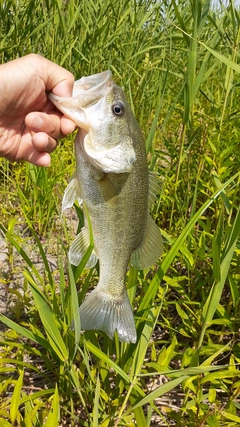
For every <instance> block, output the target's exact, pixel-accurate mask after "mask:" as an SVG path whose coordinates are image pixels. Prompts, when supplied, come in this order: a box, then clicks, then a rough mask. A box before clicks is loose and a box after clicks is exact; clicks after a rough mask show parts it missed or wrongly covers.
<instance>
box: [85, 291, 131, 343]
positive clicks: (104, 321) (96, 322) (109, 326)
mask: <svg viewBox="0 0 240 427" xmlns="http://www.w3.org/2000/svg"><path fill="white" fill-rule="evenodd" d="M79 312H80V321H81V329H82V330H84V331H85V330H101V331H103V332H105V333H106V334H107V335H108V336H109V337H110V338H111V339H113V336H114V333H115V331H117V332H118V337H119V340H120V341H122V342H132V343H135V342H136V340H137V335H136V328H135V323H134V317H133V312H132V307H131V305H130V302H129V300H128V296H127V294H125V295H124V296H123V297H122V298H121V299H120V300H119V299H116V298H111V297H110V298H109V297H108V296H106V295H104V293H103V292H99V290H98V289H97V288H96V289H94V291H92V292H91V293H90V294H89V295H88V296H87V297H86V299H85V301H84V302H83V304H82V305H81V306H80V308H79Z"/></svg>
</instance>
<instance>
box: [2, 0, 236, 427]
mask: <svg viewBox="0 0 240 427" xmlns="http://www.w3.org/2000/svg"><path fill="white" fill-rule="evenodd" d="M220 6H221V7H220ZM0 17H1V22H2V25H1V28H0V53H1V60H2V62H5V61H8V60H11V59H13V58H15V57H17V56H22V55H25V54H27V53H30V52H36V53H40V54H42V55H44V56H46V57H47V58H49V59H51V60H53V61H56V62H57V63H59V64H61V65H63V66H64V67H66V68H67V69H69V70H70V71H72V72H73V73H74V75H75V76H76V78H80V77H81V76H82V75H89V74H92V73H97V72H100V71H103V70H105V69H107V68H110V69H111V71H112V73H113V75H114V79H115V81H116V82H117V83H118V84H119V85H120V86H122V87H123V89H124V90H125V92H126V94H127V96H128V99H129V101H130V104H131V106H132V109H133V110H134V112H135V115H136V117H137V119H138V121H139V123H140V126H141V127H142V129H143V131H144V133H145V136H146V147H147V151H148V156H149V167H150V168H151V169H154V170H155V171H157V172H158V173H159V175H160V177H161V180H162V192H161V195H160V196H159V199H158V201H157V203H156V204H155V205H154V206H153V210H152V214H153V216H154V218H155V219H156V222H157V223H158V225H159V226H160V228H161V230H162V235H163V237H164V241H165V252H164V254H163V256H162V259H161V260H160V261H159V263H158V265H156V266H153V268H152V269H151V270H146V271H145V270H144V271H139V272H137V271H135V270H134V269H132V268H130V269H129V271H128V274H127V288H128V293H129V297H130V300H131V302H132V304H133V307H134V313H135V321H136V327H137V335H138V340H137V343H136V344H135V345H133V344H126V343H119V341H118V337H117V335H116V336H115V338H114V340H113V341H111V340H110V339H109V338H108V337H107V336H106V335H105V334H104V333H101V332H99V333H97V332H92V331H89V332H86V333H84V334H82V333H81V332H80V330H79V328H76V330H75V331H74V332H73V331H71V328H70V325H71V322H72V320H73V319H75V324H76V325H78V321H77V320H78V316H79V314H78V305H79V303H80V302H81V301H82V299H83V298H84V296H85V294H86V292H87V290H88V289H89V288H90V287H92V286H93V285H95V284H96V283H97V277H98V271H97V269H92V270H90V271H88V270H84V269H83V268H84V262H86V260H87V256H88V254H86V257H85V259H84V260H83V262H82V263H81V264H80V266H79V267H78V268H77V269H74V268H72V266H70V265H68V264H67V261H66V259H67V257H66V252H67V247H68V242H69V241H70V240H72V239H73V236H72V232H71V231H69V227H68V225H67V224H66V223H65V220H64V219H63V218H61V216H60V205H61V197H62V194H63V190H64V188H65V186H66V183H67V180H68V178H69V177H70V176H71V174H72V173H73V171H74V168H75V162H74V154H73V146H72V141H73V137H69V138H67V140H66V141H63V142H62V143H61V144H60V146H59V147H58V149H57V150H56V151H55V152H54V153H53V155H52V164H51V166H50V167H49V168H47V169H40V168H39V169H38V168H35V167H33V166H31V165H27V164H24V165H22V164H21V165H17V164H14V165H9V164H8V163H7V162H6V161H5V160H1V163H0V167H1V169H0V180H1V187H0V200H1V203H0V209H1V217H0V218H1V223H0V231H1V233H2V235H4V236H5V239H6V242H7V245H8V256H9V270H10V273H11V274H10V276H11V277H10V278H6V277H5V276H4V275H2V276H3V279H2V281H3V283H5V286H6V290H8V286H10V288H9V294H10V295H11V292H12V293H14V292H15V295H18V298H19V299H21V304H22V309H21V311H20V314H19V309H18V300H17V301H16V302H15V309H14V307H13V308H11V316H9V311H7V315H6V313H5V314H3V315H1V317H0V319H1V321H2V327H1V335H0V340H1V359H0V378H1V381H0V396H1V397H0V424H1V425H2V426H3V427H5V426H11V425H19V426H26V427H32V426H34V427H40V426H46V427H47V426H49V427H50V426H51V427H54V426H60V425H66V424H67V423H68V425H72V426H75V425H77V426H94V427H95V426H101V427H107V426H109V427H110V426H112V427H116V426H134V425H137V426H139V427H143V426H155V425H164V426H171V425H176V426H184V425H187V426H188V427H193V426H194V427H202V426H210V427H212V426H214V427H215V426H216V427H218V426H229V427H230V426H231V427H233V426H238V425H239V422H240V413H239V409H240V403H239V390H240V388H239V385H240V382H239V362H240V346H239V301H240V299H239V278H240V271H239V253H240V252H239V232H240V214H239V154H240V153H239V151H240V150H239V144H238V141H239V137H240V132H239V118H240V114H239V72H240V66H239V65H238V62H239V52H238V43H239V34H240V11H239V9H238V8H237V6H235V5H234V2H230V1H229V3H227V5H224V4H219V5H218V9H216V6H215V9H214V6H211V4H210V2H209V1H201V0H198V1H197V0H193V1H192V2H184V1H178V2H177V1H175V0H171V1H161V2H156V1H143V0H140V1H125V2H123V1H119V0H118V1H116V0H113V1H108V0H107V1H100V0H97V1H95V2H93V1H92V0H90V1H84V0H83V1H82V2H75V1H71V0H70V1H68V2H64V1H60V0H51V1H44V2H40V1H31V0H30V1H24V0H21V1H18V2H14V1H5V2H1V3H0ZM59 171H60V173H59ZM69 215H70V214H69ZM75 215H78V218H79V224H80V225H81V224H82V215H81V211H80V210H79V208H78V207H77V206H76V214H75ZM59 219H60V220H59ZM29 236H31V241H34V242H35V251H37V252H38V254H39V256H40V258H41V260H42V264H43V266H44V269H43V270H40V269H39V268H38V266H37V265H36V263H35V259H34V256H33V254H31V253H30V254H29V252H28V250H27V249H26V240H27V239H29ZM53 242H54V245H56V246H55V247H56V248H57V249H56V252H57V266H56V268H55V270H52V266H51V263H50V261H49V259H48V254H47V253H46V252H45V247H46V244H48V245H49V246H51V245H53ZM16 253H18V254H19V255H20V256H21V257H22V269H23V271H22V277H23V285H22V286H23V292H22V293H21V292H19V293H17V292H16V290H14V279H15V277H16V275H15V263H14V254H16ZM10 261H11V263H10ZM0 280H1V278H0ZM17 286H18V284H17ZM154 420H156V421H154ZM64 423H65V424H64Z"/></svg>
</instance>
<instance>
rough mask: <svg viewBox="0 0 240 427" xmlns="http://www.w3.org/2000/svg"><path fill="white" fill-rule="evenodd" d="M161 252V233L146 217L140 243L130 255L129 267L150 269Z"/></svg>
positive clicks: (150, 219) (149, 218)
mask: <svg viewBox="0 0 240 427" xmlns="http://www.w3.org/2000/svg"><path fill="white" fill-rule="evenodd" d="M162 252H163V242H162V236H161V232H160V230H159V228H158V226H157V225H156V224H155V222H154V221H153V219H152V218H151V217H150V215H148V219H147V225H146V229H145V233H144V236H143V240H142V243H141V244H140V246H139V247H138V248H137V249H135V251H134V252H133V253H132V255H131V260H130V263H131V265H132V266H133V267H134V268H136V269H138V270H143V269H144V268H148V267H151V265H153V264H154V263H155V262H156V261H157V260H158V258H159V257H160V255H161V254H162Z"/></svg>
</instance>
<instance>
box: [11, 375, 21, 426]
mask: <svg viewBox="0 0 240 427" xmlns="http://www.w3.org/2000/svg"><path fill="white" fill-rule="evenodd" d="M23 376H24V370H23V369H21V373H20V375H19V378H18V380H17V381H16V384H15V387H14V390H13V394H12V398H11V404H10V419H11V421H12V424H14V423H15V421H16V419H17V416H18V414H19V405H20V396H21V390H22V385H23Z"/></svg>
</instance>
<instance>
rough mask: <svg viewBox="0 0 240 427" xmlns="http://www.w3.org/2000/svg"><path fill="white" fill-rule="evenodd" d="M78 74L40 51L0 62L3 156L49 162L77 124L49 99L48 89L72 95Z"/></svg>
mask: <svg viewBox="0 0 240 427" xmlns="http://www.w3.org/2000/svg"><path fill="white" fill-rule="evenodd" d="M73 82H74V77H73V75H72V74H71V73H70V72H69V71H67V70H65V69H64V68H62V67H60V66H59V65H57V64H55V63H53V62H51V61H49V60H48V59H46V58H43V57H42V56H40V55H35V54H30V55H27V56H24V57H22V58H19V59H15V60H13V61H10V62H7V63H6V64H3V65H0V156H3V157H5V158H6V159H8V160H10V161H18V160H26V161H28V162H30V163H33V164H34V165H36V166H48V165H49V164H50V161H51V158H50V154H49V153H51V152H52V151H53V150H55V148H56V145H57V141H56V140H57V139H60V138H62V137H63V136H64V135H67V134H69V133H71V132H72V131H73V130H74V129H75V127H76V126H75V124H74V123H73V122H72V121H71V120H70V119H68V118H67V117H64V116H63V115H62V114H61V113H60V112H59V111H58V110H57V109H56V108H55V107H54V105H53V104H52V103H51V101H50V100H49V99H48V95H47V91H52V92H53V93H55V94H56V95H58V96H71V95H72V87H73Z"/></svg>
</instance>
